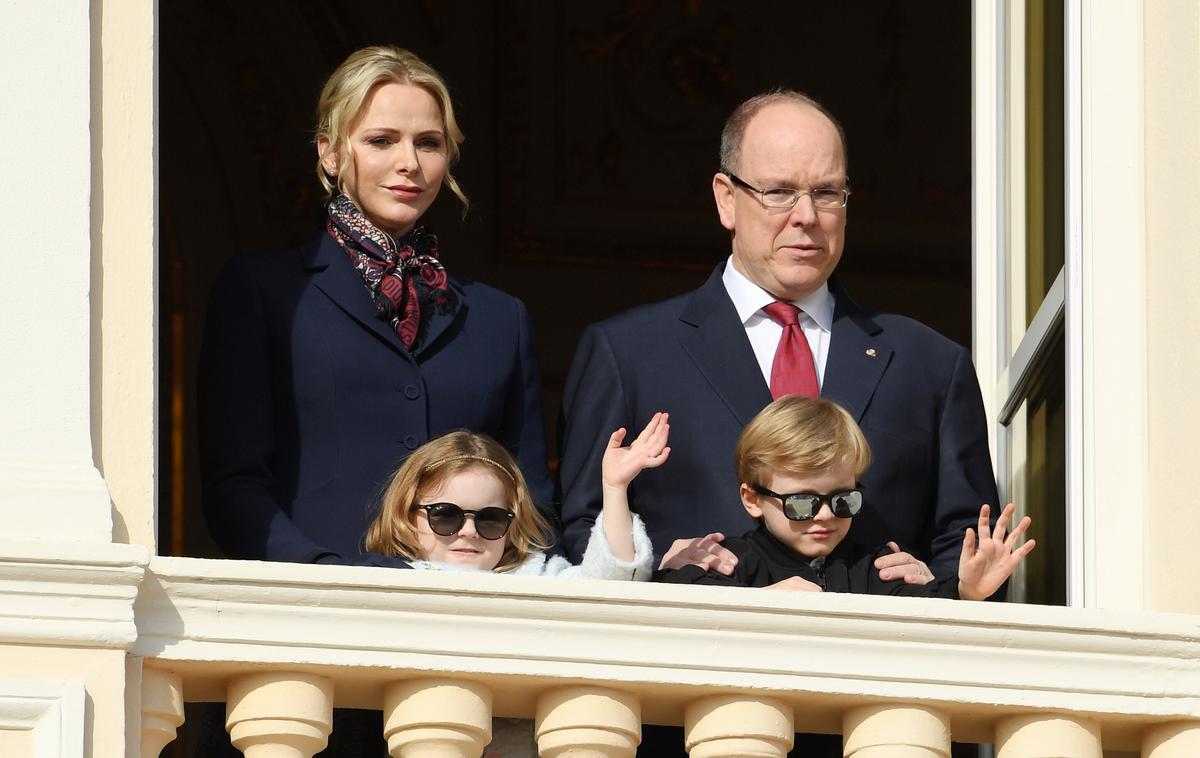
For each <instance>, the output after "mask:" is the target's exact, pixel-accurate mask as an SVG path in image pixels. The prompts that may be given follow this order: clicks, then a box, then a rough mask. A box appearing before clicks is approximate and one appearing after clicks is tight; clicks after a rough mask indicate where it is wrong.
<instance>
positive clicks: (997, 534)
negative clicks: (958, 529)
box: [958, 503, 1036, 600]
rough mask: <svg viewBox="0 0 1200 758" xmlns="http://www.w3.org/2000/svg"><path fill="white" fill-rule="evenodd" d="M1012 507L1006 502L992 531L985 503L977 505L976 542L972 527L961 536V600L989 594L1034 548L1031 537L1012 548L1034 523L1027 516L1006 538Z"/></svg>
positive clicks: (988, 595) (983, 596)
mask: <svg viewBox="0 0 1200 758" xmlns="http://www.w3.org/2000/svg"><path fill="white" fill-rule="evenodd" d="M1013 510H1014V506H1013V504H1012V503H1009V504H1008V505H1007V506H1005V508H1004V512H1003V513H1002V514H1000V518H999V519H998V520H997V521H996V530H995V531H992V528H991V522H990V520H989V518H988V517H989V515H990V511H989V508H988V506H987V505H986V504H985V505H984V506H983V507H982V508H980V509H979V540H978V542H979V544H978V545H976V544H975V543H976V539H975V530H974V529H967V533H966V535H965V536H964V537H963V547H962V556H961V557H960V558H959V559H958V596H959V597H961V598H962V599H963V600H985V599H987V598H989V597H991V596H992V593H994V592H995V591H996V590H998V589H1000V585H1002V584H1004V581H1005V580H1006V579H1008V577H1010V576H1012V572H1013V570H1014V569H1016V567H1017V564H1018V563H1020V562H1021V560H1022V559H1024V558H1025V556H1027V555H1029V554H1030V553H1031V552H1033V548H1034V545H1035V544H1036V543H1035V542H1034V540H1026V541H1025V543H1024V544H1022V545H1021V546H1020V547H1018V548H1017V549H1016V550H1013V545H1015V544H1016V542H1017V540H1018V539H1020V537H1021V535H1022V534H1024V533H1025V530H1026V529H1028V528H1029V525H1030V524H1031V523H1033V521H1032V519H1030V518H1029V517H1028V516H1026V517H1025V518H1023V519H1021V523H1019V524H1017V526H1016V528H1015V529H1013V530H1012V533H1011V534H1009V535H1008V538H1007V539H1006V538H1005V536H1004V533H1005V532H1006V531H1008V526H1009V524H1011V523H1012V517H1013Z"/></svg>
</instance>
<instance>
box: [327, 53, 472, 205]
mask: <svg viewBox="0 0 1200 758" xmlns="http://www.w3.org/2000/svg"><path fill="white" fill-rule="evenodd" d="M389 82H395V83H396V84H411V85H413V86H416V87H420V88H421V89H423V90H425V91H426V92H428V93H429V94H430V95H432V96H433V99H434V100H435V101H437V104H438V109H439V110H440V111H441V112H442V125H443V132H444V136H445V138H446V152H447V155H446V157H447V159H448V163H449V165H451V166H453V165H454V164H455V162H457V161H458V155H459V152H458V146H459V145H461V144H462V142H463V140H464V139H465V137H463V133H462V130H461V129H459V128H458V121H457V119H455V118H454V105H453V104H452V103H451V102H450V90H449V89H448V88H447V87H446V82H445V81H444V80H443V79H442V76H441V74H439V73H438V72H437V71H435V70H434V69H433V67H432V66H430V65H429V64H428V63H426V62H425V61H423V60H421V59H420V58H418V57H417V56H416V55H413V54H412V53H410V52H409V51H407V50H404V49H402V48H399V47H391V46H388V45H377V46H374V47H364V48H363V49H361V50H358V51H357V52H354V53H351V55H350V57H349V58H347V59H346V60H345V61H344V62H343V63H342V65H340V66H338V67H337V70H336V71H334V72H333V73H332V74H330V76H329V80H328V81H326V82H325V87H324V88H323V89H322V90H321V99H320V100H318V101H317V129H316V136H317V137H318V138H320V137H325V138H326V139H328V140H329V143H328V145H327V146H326V148H325V149H324V150H323V151H320V155H318V156H317V178H318V179H320V180H321V186H322V187H324V188H325V193H326V199H328V198H330V197H333V195H334V193H335V192H340V191H341V190H342V179H341V177H342V174H343V173H344V172H341V171H339V172H338V177H337V178H336V180H334V179H333V177H330V176H329V174H328V173H326V171H325V166H324V160H325V156H326V155H327V154H328V153H329V151H330V150H333V151H334V154H335V155H339V156H345V157H346V158H347V159H350V160H353V155H354V151H353V149H352V148H351V145H350V134H349V132H350V122H351V121H353V120H354V118H355V117H356V116H357V115H358V114H359V113H360V112H361V111H362V107H363V103H365V102H366V100H367V97H368V96H369V95H370V94H371V92H372V91H373V90H374V89H375V88H376V87H377V86H379V85H381V84H387V83H389ZM442 183H443V184H445V185H446V186H447V187H449V188H450V191H451V192H453V193H454V194H455V195H457V196H458V199H459V200H461V201H462V204H463V208H464V209H465V208H466V207H467V206H468V204H469V203H468V201H467V196H466V194H464V193H463V191H462V189H461V188H460V187H459V186H458V182H457V181H456V180H455V179H454V175H453V174H451V173H450V172H449V171H446V177H445V178H444V179H443V180H442ZM464 212H465V210H464Z"/></svg>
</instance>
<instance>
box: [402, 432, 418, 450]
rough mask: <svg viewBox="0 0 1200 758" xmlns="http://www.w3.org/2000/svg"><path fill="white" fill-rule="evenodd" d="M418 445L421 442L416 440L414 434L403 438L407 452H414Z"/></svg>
mask: <svg viewBox="0 0 1200 758" xmlns="http://www.w3.org/2000/svg"><path fill="white" fill-rule="evenodd" d="M419 444H421V441H420V440H419V439H417V435H415V434H410V435H408V436H407V437H405V438H404V446H405V447H406V448H408V449H409V450H416V449H417V445H419Z"/></svg>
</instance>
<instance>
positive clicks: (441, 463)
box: [425, 455, 517, 484]
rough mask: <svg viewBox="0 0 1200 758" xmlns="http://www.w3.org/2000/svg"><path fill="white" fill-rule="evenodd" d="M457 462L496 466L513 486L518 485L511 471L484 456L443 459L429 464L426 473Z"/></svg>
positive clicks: (455, 456)
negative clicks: (475, 462)
mask: <svg viewBox="0 0 1200 758" xmlns="http://www.w3.org/2000/svg"><path fill="white" fill-rule="evenodd" d="M455 461H479V462H480V463H486V464H488V465H490V466H495V467H496V468H498V469H500V470H501V471H502V472H504V475H505V476H507V477H508V480H509V481H510V482H512V483H513V484H516V483H517V480H516V479H514V478H513V475H512V472H511V471H509V470H508V469H506V468H505V467H504V466H502V465H501V464H500V463H498V462H496V461H493V460H492V459H491V458H485V457H483V456H482V455H452V456H450V457H449V458H443V459H441V460H440V461H434V462H433V463H431V464H429V465H428V466H426V467H425V473H426V474H428V473H429V472H430V471H433V470H434V469H435V468H439V467H441V466H444V465H446V464H447V463H454V462H455Z"/></svg>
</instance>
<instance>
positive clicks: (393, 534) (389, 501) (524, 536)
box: [364, 431, 550, 571]
mask: <svg viewBox="0 0 1200 758" xmlns="http://www.w3.org/2000/svg"><path fill="white" fill-rule="evenodd" d="M472 468H478V469H483V470H485V471H489V472H490V473H491V474H492V475H493V476H495V477H496V479H498V480H499V481H500V485H501V486H502V487H503V489H504V496H505V498H506V499H507V500H508V502H507V503H505V505H507V506H508V508H510V509H511V510H512V512H513V513H515V514H516V517H515V518H514V519H513V522H512V526H511V527H510V528H509V530H508V547H507V548H506V549H505V551H504V555H503V556H502V557H501V558H500V563H499V564H497V565H496V568H494V569H493V571H509V570H511V569H513V568H516V567H517V566H519V565H520V564H521V562H522V561H524V560H525V558H526V557H528V556H529V554H530V553H532V552H534V551H536V550H545V549H546V548H547V547H548V544H549V538H550V527H549V525H548V524H547V523H546V519H545V518H544V517H543V516H542V514H541V513H540V512H539V511H538V509H537V506H536V505H534V504H533V498H532V497H531V496H530V494H529V488H528V487H527V486H526V485H525V477H524V476H522V474H521V469H520V468H518V466H517V462H516V461H514V460H513V457H512V456H511V455H509V453H508V451H507V450H505V449H504V446H503V445H501V444H500V443H499V442H496V440H494V439H492V438H491V437H489V436H487V435H486V434H475V433H473V432H467V431H455V432H447V433H446V434H443V435H441V436H439V437H434V438H433V439H431V440H429V442H426V443H425V444H424V445H422V446H421V447H419V448H417V450H416V452H414V453H413V454H412V455H410V456H409V457H408V460H406V461H404V464H403V465H401V466H400V468H399V469H398V470H397V471H396V473H395V474H393V475H392V478H391V481H390V482H389V483H388V486H387V489H386V490H384V493H383V498H382V500H381V502H380V506H379V515H377V516H376V517H375V520H374V521H372V522H371V525H370V526H369V527H367V536H366V538H365V540H364V544H365V545H366V548H367V550H370V551H372V552H375V553H383V554H384V555H393V556H399V557H401V558H408V559H410V560H419V559H422V558H424V557H425V556H424V555H423V554H422V553H421V548H420V543H419V541H418V540H417V523H416V513H415V512H414V511H413V506H414V505H416V504H417V502H418V500H420V499H421V496H422V495H425V494H427V493H429V492H431V491H433V490H436V489H438V488H439V487H441V486H442V484H443V483H445V482H446V481H447V480H448V479H449V478H450V477H452V476H454V475H455V474H457V473H459V472H461V471H465V470H467V469H472Z"/></svg>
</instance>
